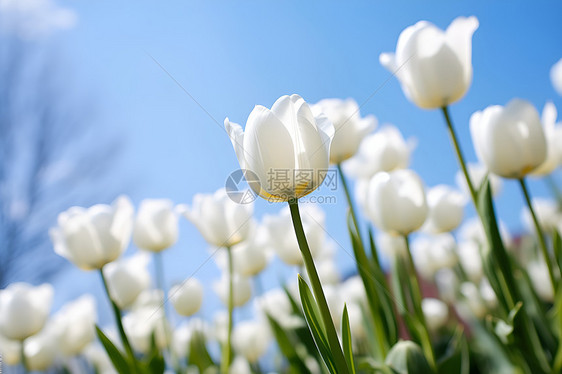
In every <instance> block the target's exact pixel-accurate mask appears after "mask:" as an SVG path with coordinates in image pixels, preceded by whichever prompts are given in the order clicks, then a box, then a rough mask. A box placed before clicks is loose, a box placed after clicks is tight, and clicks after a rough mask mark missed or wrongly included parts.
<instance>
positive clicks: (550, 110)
mask: <svg viewBox="0 0 562 374" xmlns="http://www.w3.org/2000/svg"><path fill="white" fill-rule="evenodd" d="M557 116H558V113H557V111H556V107H555V106H554V104H553V103H552V102H551V101H549V102H547V103H546V104H545V106H544V108H543V110H542V117H541V121H542V123H543V126H544V135H545V137H546V142H547V147H546V148H547V149H546V160H545V161H544V162H543V163H542V164H541V165H540V166H539V167H538V168H536V169H535V170H533V172H532V173H531V175H533V176H538V177H542V176H544V175H547V174H550V173H552V172H553V171H554V169H556V168H557V167H559V166H560V164H562V146H561V144H562V123H561V122H558V123H556V117H557Z"/></svg>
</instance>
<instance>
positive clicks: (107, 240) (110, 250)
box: [49, 196, 133, 270]
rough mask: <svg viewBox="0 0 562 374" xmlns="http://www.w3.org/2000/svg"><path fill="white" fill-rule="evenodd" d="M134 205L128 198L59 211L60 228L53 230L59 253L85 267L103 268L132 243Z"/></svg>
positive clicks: (89, 268) (123, 197)
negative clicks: (85, 207)
mask: <svg viewBox="0 0 562 374" xmlns="http://www.w3.org/2000/svg"><path fill="white" fill-rule="evenodd" d="M132 226H133V206H132V204H131V202H130V200H129V198H128V197H125V196H121V197H119V198H117V199H116V200H115V201H114V202H113V204H112V205H102V204H99V205H94V206H92V207H91V208H88V209H84V208H80V207H73V208H70V209H68V210H67V211H66V212H63V213H61V214H59V216H58V227H55V228H52V229H51V230H50V231H49V234H50V236H51V240H52V241H53V244H54V246H55V252H56V253H57V254H58V255H60V256H62V257H64V258H66V259H67V260H69V261H70V262H72V263H74V265H76V266H78V267H79V268H81V269H83V270H92V269H101V268H102V267H103V266H104V265H105V264H107V263H109V262H111V261H113V260H115V259H116V258H117V257H119V256H120V255H121V253H123V251H124V250H125V248H127V246H128V244H129V240H130V237H131V231H132Z"/></svg>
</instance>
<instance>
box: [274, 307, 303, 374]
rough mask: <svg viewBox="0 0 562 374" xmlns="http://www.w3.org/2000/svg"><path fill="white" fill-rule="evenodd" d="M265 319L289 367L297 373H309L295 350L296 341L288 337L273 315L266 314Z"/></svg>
mask: <svg viewBox="0 0 562 374" xmlns="http://www.w3.org/2000/svg"><path fill="white" fill-rule="evenodd" d="M267 319H268V320H269V324H270V325H271V330H272V331H273V335H274V336H275V340H276V341H277V345H278V346H279V349H280V350H281V353H283V355H284V356H285V357H286V358H287V360H288V361H289V364H290V365H291V367H292V368H294V369H295V370H297V372H298V373H303V374H307V373H310V371H309V370H308V367H307V366H306V364H305V363H304V361H303V360H302V359H301V358H300V356H299V354H298V352H297V350H296V349H295V346H296V342H295V341H294V340H293V339H291V338H289V335H288V334H287V333H286V332H285V330H283V328H282V327H281V326H280V325H279V323H277V321H276V320H275V319H274V318H273V317H271V316H270V315H267Z"/></svg>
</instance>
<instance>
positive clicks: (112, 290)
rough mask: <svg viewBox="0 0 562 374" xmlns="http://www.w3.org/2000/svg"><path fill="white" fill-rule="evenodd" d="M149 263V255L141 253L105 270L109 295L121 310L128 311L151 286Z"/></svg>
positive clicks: (108, 265) (114, 263) (108, 266)
mask: <svg viewBox="0 0 562 374" xmlns="http://www.w3.org/2000/svg"><path fill="white" fill-rule="evenodd" d="M149 262H150V256H149V255H148V253H145V252H140V253H137V254H135V255H133V256H130V257H127V258H123V259H121V260H119V261H116V262H112V263H110V264H107V265H106V266H105V267H104V268H103V273H104V275H105V278H106V280H107V286H108V288H109V294H110V295H111V299H112V300H113V301H114V302H115V303H116V304H117V306H118V307H119V308H121V309H128V308H129V307H130V306H131V305H132V304H133V303H134V302H135V300H136V299H137V297H138V296H139V295H140V293H141V292H142V291H144V290H146V289H147V288H148V287H149V286H150V273H149V271H148V269H147V267H148V263H149Z"/></svg>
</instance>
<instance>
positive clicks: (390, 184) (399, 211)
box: [367, 170, 428, 235]
mask: <svg viewBox="0 0 562 374" xmlns="http://www.w3.org/2000/svg"><path fill="white" fill-rule="evenodd" d="M367 210H368V214H369V216H370V218H371V219H372V220H373V223H374V224H375V225H376V226H378V227H379V228H380V229H381V230H383V231H386V232H389V233H392V234H398V235H408V234H410V233H411V232H413V231H415V230H417V229H419V228H420V227H421V226H422V225H423V223H424V222H425V219H426V217H427V212H428V207H427V202H426V198H425V192H424V187H423V184H422V181H421V179H420V177H418V175H417V174H416V173H415V172H414V171H412V170H396V171H393V172H390V173H387V172H380V173H377V174H375V176H374V177H373V178H372V179H371V181H370V184H369V192H368V197H367Z"/></svg>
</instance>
